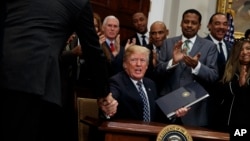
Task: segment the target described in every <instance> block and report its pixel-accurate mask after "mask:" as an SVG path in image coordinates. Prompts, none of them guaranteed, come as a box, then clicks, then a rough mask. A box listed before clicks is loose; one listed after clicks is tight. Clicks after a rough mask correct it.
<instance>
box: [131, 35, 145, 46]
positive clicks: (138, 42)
mask: <svg viewBox="0 0 250 141" xmlns="http://www.w3.org/2000/svg"><path fill="white" fill-rule="evenodd" d="M133 38H135V40H136V43H135V44H136V45H140V46H142V44H141V42H140V39H139V37H138V36H137V34H136V33H135V34H134V35H133V36H132V37H131V38H130V40H132V39H133Z"/></svg>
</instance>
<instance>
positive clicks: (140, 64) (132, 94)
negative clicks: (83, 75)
mask: <svg viewBox="0 0 250 141" xmlns="http://www.w3.org/2000/svg"><path fill="white" fill-rule="evenodd" d="M149 53H150V51H149V50H148V49H147V48H145V47H142V46H138V45H133V46H130V47H128V48H127V49H126V51H125V55H124V60H123V67H124V70H125V71H123V72H120V73H118V74H116V75H114V76H113V77H111V78H110V81H109V82H110V92H111V93H110V95H109V96H108V97H107V98H106V99H99V106H100V107H101V109H102V111H103V112H104V113H105V114H106V115H108V116H110V117H111V119H127V120H140V121H145V120H144V118H143V115H144V113H143V112H144V110H143V107H144V106H145V105H146V104H145V103H144V102H143V100H142V98H141V97H140V95H139V87H138V86H137V82H138V81H140V82H142V89H143V93H144V95H145V96H146V99H147V104H148V106H149V109H150V110H149V111H150V112H149V113H150V120H149V121H158V122H167V121H169V120H168V119H167V118H166V116H165V115H163V113H162V112H161V111H160V109H159V107H158V106H157V105H156V102H155V100H156V99H157V98H158V95H157V92H156V86H155V83H154V82H153V81H152V80H150V79H149V78H146V77H144V74H145V72H146V70H147V68H148V63H149ZM187 111H188V108H180V109H178V110H177V111H176V115H177V117H180V116H183V115H185V114H186V113H187Z"/></svg>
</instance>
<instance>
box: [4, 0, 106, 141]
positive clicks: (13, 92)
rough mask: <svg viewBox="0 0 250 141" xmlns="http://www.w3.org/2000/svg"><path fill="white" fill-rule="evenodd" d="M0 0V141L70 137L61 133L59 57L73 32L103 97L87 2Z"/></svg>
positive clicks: (100, 64)
mask: <svg viewBox="0 0 250 141" xmlns="http://www.w3.org/2000/svg"><path fill="white" fill-rule="evenodd" d="M2 3H3V1H2V2H1V6H0V8H3V10H2V9H0V11H1V12H3V13H1V16H2V15H3V16H2V17H1V20H0V21H1V23H0V25H2V27H0V28H1V29H0V31H1V32H2V33H0V35H1V36H2V35H3V40H1V39H0V40H1V42H0V51H1V52H0V54H1V55H0V56H1V58H0V84H1V85H0V88H1V89H0V91H1V95H0V115H1V116H0V117H1V118H0V130H1V131H2V132H1V133H0V137H1V141H14V140H19V141H20V140H25V141H49V140H60V141H63V140H72V138H71V139H68V138H66V137H65V136H66V135H68V132H64V131H65V130H63V129H64V128H67V127H65V122H66V121H65V120H63V118H64V116H63V111H62V107H61V106H62V94H61V84H60V71H59V56H60V55H61V52H62V50H63V48H64V47H65V46H66V41H67V39H68V38H69V36H70V35H71V34H72V33H73V32H76V34H77V35H78V37H79V40H80V43H81V45H82V49H83V50H84V51H83V56H84V57H85V59H86V62H89V64H90V68H91V72H92V74H90V75H91V76H93V77H92V78H93V79H95V80H96V82H95V84H96V86H95V90H96V93H98V94H101V95H102V96H105V95H106V94H107V93H108V90H107V91H106V92H105V88H107V87H105V85H106V84H107V79H106V75H107V74H106V67H105V64H106V63H105V58H104V55H103V51H102V49H101V47H100V44H99V40H98V36H97V34H96V31H95V28H94V23H93V12H92V8H91V4H90V2H89V1H88V0H70V1H69V0H48V1H47V0H46V1H42V0H32V1H30V0H22V1H18V0H11V1H7V0H6V1H5V0H4V5H2Z"/></svg>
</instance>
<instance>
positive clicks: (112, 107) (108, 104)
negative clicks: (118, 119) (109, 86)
mask: <svg viewBox="0 0 250 141" xmlns="http://www.w3.org/2000/svg"><path fill="white" fill-rule="evenodd" d="M97 102H98V106H99V107H100V108H101V110H102V111H103V112H104V113H105V115H107V116H110V117H111V116H113V115H114V114H115V113H116V111H117V106H118V102H117V100H115V99H114V98H113V96H112V93H109V95H108V96H107V97H105V98H100V99H98V101H97Z"/></svg>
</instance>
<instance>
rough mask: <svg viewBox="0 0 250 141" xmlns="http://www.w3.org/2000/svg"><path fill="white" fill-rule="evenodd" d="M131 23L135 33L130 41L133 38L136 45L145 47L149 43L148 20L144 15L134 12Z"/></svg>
mask: <svg viewBox="0 0 250 141" xmlns="http://www.w3.org/2000/svg"><path fill="white" fill-rule="evenodd" d="M132 22H133V25H134V28H135V32H136V33H135V34H134V35H133V36H132V37H131V38H130V39H131V40H132V39H133V38H135V39H136V45H140V46H146V45H147V44H148V43H149V37H148V33H147V32H148V27H147V26H148V18H147V17H146V15H145V14H144V13H142V12H136V13H134V14H133V16H132Z"/></svg>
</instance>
